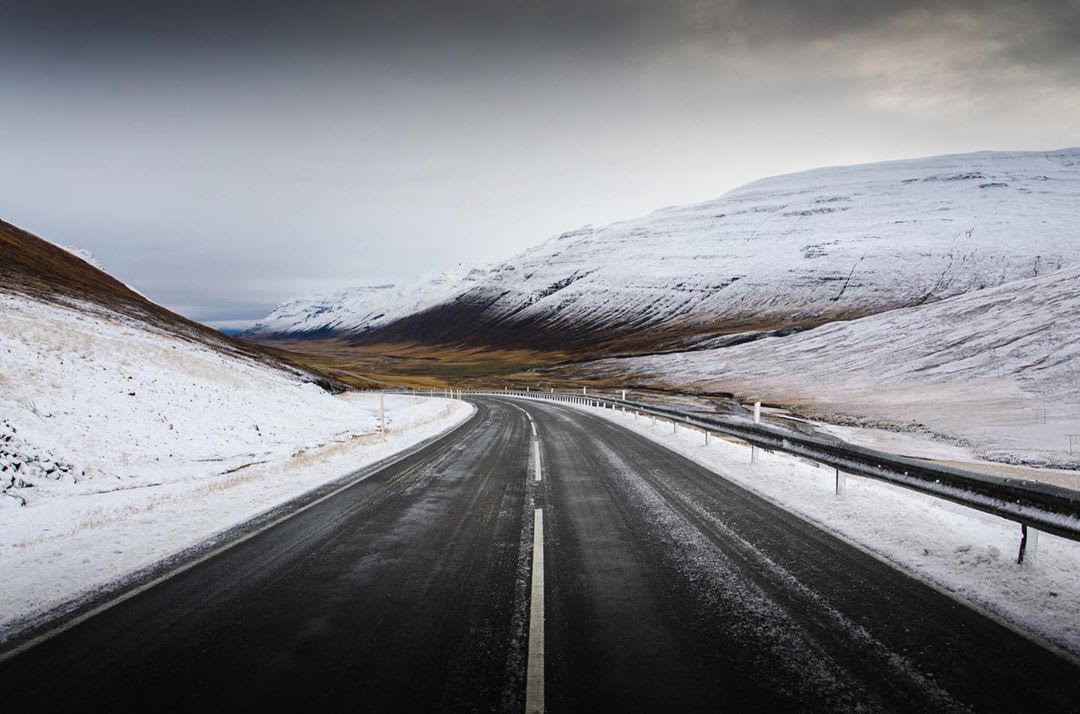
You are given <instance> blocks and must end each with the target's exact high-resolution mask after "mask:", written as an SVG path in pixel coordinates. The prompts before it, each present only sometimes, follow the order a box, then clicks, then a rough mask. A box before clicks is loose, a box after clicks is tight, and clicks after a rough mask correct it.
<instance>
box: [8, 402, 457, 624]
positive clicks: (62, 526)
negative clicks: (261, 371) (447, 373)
mask: <svg viewBox="0 0 1080 714" xmlns="http://www.w3.org/2000/svg"><path fill="white" fill-rule="evenodd" d="M344 399H345V400H346V401H347V402H351V403H353V404H355V405H356V406H357V407H359V408H361V409H363V410H364V411H368V410H369V409H370V408H371V406H372V405H377V400H378V397H377V396H375V395H356V394H352V395H345V396H344ZM386 407H387V412H388V414H394V415H396V418H395V420H394V428H392V429H390V430H388V432H389V433H388V434H387V439H386V441H382V440H381V438H380V436H379V435H378V434H375V433H373V434H370V435H367V436H360V435H352V436H346V437H341V438H338V439H333V440H330V441H328V442H327V443H325V444H322V445H313V446H311V447H309V448H307V449H302V450H299V451H297V452H296V453H295V454H294V455H291V456H288V457H285V458H282V459H277V460H275V461H272V462H269V463H265V464H258V465H254V466H250V467H248V468H244V469H241V470H239V471H235V472H233V473H231V474H225V475H216V476H213V477H206V478H196V479H187V480H178V481H172V482H170V483H165V484H160V485H154V486H145V487H136V488H127V489H122V490H115V491H106V492H99V493H91V494H71V495H68V496H60V497H56V498H51V499H47V500H43V501H41V502H31V505H29V506H27V507H24V508H6V509H4V510H3V511H0V532H2V533H3V542H2V543H0V563H2V565H0V573H2V577H0V633H2V632H3V630H4V629H5V627H6V626H9V625H10V624H11V623H12V622H15V621H21V620H24V619H25V618H27V617H32V616H33V615H35V614H38V613H43V612H46V611H48V610H50V609H52V608H54V607H56V606H58V605H60V604H62V603H64V602H67V601H69V600H71V599H73V598H75V597H78V596H80V595H82V594H85V593H90V592H93V591H94V590H95V589H98V588H100V587H102V586H105V585H107V584H109V583H111V582H113V581H115V580H117V579H119V578H121V577H123V576H125V575H128V574H130V573H134V572H136V571H138V570H141V569H142V568H145V567H148V566H150V565H153V564H154V563H157V562H159V561H161V560H164V559H165V558H168V557H169V556H171V555H175V554H176V553H179V552H181V551H183V550H185V549H187V548H189V547H192V546H194V545H197V544H198V543H200V542H202V541H204V540H206V539H207V538H209V537H211V536H213V535H214V534H216V533H219V532H221V531H224V530H227V529H228V528H230V527H231V526H234V525H236V524H238V523H242V522H244V521H246V520H249V519H251V518H253V517H255V516H257V515H259V514H260V513H262V512H264V511H266V510H268V509H270V508H272V507H274V506H276V505H279V504H281V503H285V502H287V501H289V500H290V499H292V498H295V497H296V496H299V495H301V494H303V493H306V492H307V491H310V490H312V489H314V488H316V487H318V486H320V485H322V484H324V483H326V482H328V481H331V480H333V479H335V478H338V477H340V476H343V475H345V474H347V473H349V472H350V471H353V470H356V469H358V468H361V467H363V466H365V465H367V464H371V463H374V462H376V461H378V460H380V459H382V458H385V457H387V456H390V455H392V454H394V453H396V452H398V451H401V450H403V449H406V448H408V447H410V446H412V445H414V444H416V443H419V442H421V441H423V440H424V439H427V438H430V437H432V436H435V435H437V434H439V433H441V432H443V431H445V430H446V429H449V428H451V427H453V426H454V425H456V424H458V423H460V422H462V421H464V420H465V419H466V418H468V416H469V415H470V414H472V411H473V407H472V406H471V405H469V404H467V403H465V402H461V401H455V400H447V399H431V398H421V397H405V396H387V397H386Z"/></svg>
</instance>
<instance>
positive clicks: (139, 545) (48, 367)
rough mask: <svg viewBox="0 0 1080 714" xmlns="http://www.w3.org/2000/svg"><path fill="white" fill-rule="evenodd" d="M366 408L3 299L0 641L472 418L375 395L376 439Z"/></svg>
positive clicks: (128, 324) (254, 369)
mask: <svg viewBox="0 0 1080 714" xmlns="http://www.w3.org/2000/svg"><path fill="white" fill-rule="evenodd" d="M378 399H379V397H378V396H377V395H372V394H366V395H365V394H356V393H352V394H345V395H339V396H334V395H331V394H329V393H327V392H325V391H323V390H322V389H320V388H319V387H317V386H315V385H313V384H308V383H303V382H302V381H301V380H300V379H299V378H298V377H297V376H295V375H293V374H290V373H289V372H286V371H283V370H278V369H275V368H272V367H269V366H267V365H264V364H260V363H257V362H255V361H251V360H247V359H241V358H237V357H234V356H229V355H225V354H222V353H219V352H215V351H213V350H211V349H209V348H208V347H205V346H203V345H201V344H198V343H194V342H189V341H186V340H183V339H179V338H177V337H175V336H173V335H169V334H166V333H163V332H158V331H154V330H152V329H149V328H147V327H146V326H145V325H142V324H140V323H136V322H135V321H133V320H130V319H128V318H125V317H122V316H119V315H116V314H114V313H110V312H107V311H104V310H102V309H101V308H97V307H95V306H92V305H80V306H78V307H77V308H76V307H74V306H73V307H71V308H68V307H62V306H58V305H54V304H45V303H41V302H38V301H35V300H31V299H26V298H23V297H18V296H12V295H6V294H0V468H2V469H3V471H0V486H2V488H3V491H4V494H5V495H3V496H0V632H2V631H3V629H4V627H5V625H8V624H10V623H11V622H12V621H13V620H16V619H20V618H24V617H26V616H28V615H31V614H34V613H38V612H42V611H45V610H47V609H49V608H51V607H54V606H56V605H58V604H60V603H62V602H64V601H66V600H69V599H71V598H72V597H75V596H78V595H80V594H83V593H86V592H88V591H91V590H93V589H95V588H97V587H99V586H102V585H104V584H106V583H109V582H111V581H113V580H115V579H117V578H119V577H122V576H123V575H125V574H128V573H131V572H133V571H135V570H138V569H140V568H142V567H145V566H148V565H151V564H153V563H155V562H157V561H159V560H161V559H162V558H165V557H167V556H169V555H172V554H174V553H176V552H179V551H181V550H183V549H184V548H186V547H188V546H191V545H194V544H196V543H198V542H200V541H202V540H204V539H206V538H207V537H209V536H211V535H213V534H214V533H217V532H220V531H222V530H224V529H227V528H228V527H230V526H232V525H235V524H236V523H239V522H242V521H244V520H246V519H248V518H250V517H252V516H255V515H257V514H258V513H260V512H262V511H265V510H266V509H268V508H270V507H272V506H274V505H276V504H279V503H281V502H283V501H286V500H288V499H290V498H292V497H294V496H297V495H299V494H302V493H304V492H306V491H308V490H310V489H312V488H314V487H316V486H318V485H319V484H321V483H324V482H326V481H329V480H332V479H334V478H337V477H340V476H343V475H344V474H346V473H348V472H350V471H352V470H355V469H357V468H359V467H361V466H363V465H365V464H368V463H371V462H373V461H376V460H378V459H380V458H383V457H385V456H387V455H389V454H392V453H394V452H395V451H398V450H401V449H403V448H406V447H408V446H409V445H411V444H414V443H417V442H419V441H421V440H423V439H425V438H427V437H429V436H432V435H435V434H437V433H440V432H441V431H443V430H445V429H447V428H449V427H450V426H452V425H454V424H456V423H460V422H461V421H463V420H464V419H465V418H466V417H467V416H468V414H470V413H471V411H472V407H471V406H469V405H466V404H464V403H462V402H459V401H452V400H442V399H421V398H414V397H396V396H387V397H386V410H387V411H386V413H387V422H388V428H387V432H388V433H387V439H386V441H383V439H382V435H381V434H380V433H379V415H378ZM20 503H25V505H22V506H20V505H19V504H20Z"/></svg>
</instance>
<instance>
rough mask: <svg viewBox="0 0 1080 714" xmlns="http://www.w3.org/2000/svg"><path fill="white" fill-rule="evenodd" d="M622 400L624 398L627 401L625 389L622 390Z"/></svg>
mask: <svg viewBox="0 0 1080 714" xmlns="http://www.w3.org/2000/svg"><path fill="white" fill-rule="evenodd" d="M622 400H623V401H624V402H625V401H626V390H625V389H624V390H622Z"/></svg>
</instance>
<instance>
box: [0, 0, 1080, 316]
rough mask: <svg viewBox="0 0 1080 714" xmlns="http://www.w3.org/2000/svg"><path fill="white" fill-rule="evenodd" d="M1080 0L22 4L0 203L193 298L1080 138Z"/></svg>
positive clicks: (32, 225)
mask: <svg viewBox="0 0 1080 714" xmlns="http://www.w3.org/2000/svg"><path fill="white" fill-rule="evenodd" d="M1078 18H1080V5H1078V4H1077V3H1076V2H1062V1H1058V2H1054V1H1050V0H1046V1H1041V2H1031V3H1023V4H1021V3H1010V2H1003V1H999V0H988V1H986V2H975V1H973V0H954V1H951V2H943V1H930V0H926V1H922V2H920V1H918V0H916V1H915V2H817V3H814V2H797V1H796V0H775V1H773V2H752V1H750V0H728V1H721V0H676V1H674V2H661V1H659V0H657V1H655V2H644V1H638V0H593V1H591V2H587V1H585V0H577V1H575V2H571V1H570V0H553V1H552V2H509V1H507V0H486V1H484V0H464V1H463V2H454V3H449V2H447V3H426V2H419V1H416V0H401V1H399V2H390V1H386V2H375V3H346V2H322V3H299V2H289V3H286V2H252V1H250V0H238V1H237V2H227V3H226V2H216V1H215V2H210V1H209V0H193V1H192V2H187V3H150V2H134V1H133V0H132V1H125V2H117V1H113V2H109V1H108V0H104V1H103V2H98V3H84V2H76V1H75V0H61V1H57V2H49V1H48V0H41V1H39V2H0V96H2V97H3V98H4V103H3V107H2V108H0V217H3V218H4V219H6V220H10V221H13V222H15V223H17V224H21V225H23V226H24V227H25V228H27V229H29V230H33V231H36V232H38V233H40V234H42V235H44V236H46V237H49V238H53V239H54V240H57V241H60V242H64V243H70V244H76V245H81V246H83V247H87V248H90V249H91V250H93V252H94V253H95V254H96V255H97V256H98V257H99V258H100V259H101V260H102V262H103V263H104V264H105V265H106V266H107V267H108V268H110V269H111V270H113V271H114V272H116V273H117V274H118V275H119V276H120V277H122V278H123V279H125V280H126V281H128V282H130V283H133V284H134V285H136V286H137V287H139V288H140V289H142V290H143V291H145V292H147V293H148V294H149V295H151V296H152V297H155V298H157V299H159V300H162V301H164V302H166V303H167V304H170V305H173V306H177V307H181V308H183V309H184V310H185V311H186V312H187V313H188V314H191V315H193V316H195V317H206V318H208V319H209V318H217V319H225V318H228V317H231V316H235V317H248V316H250V314H251V313H252V312H257V311H259V310H261V309H262V308H263V306H266V305H269V304H271V303H273V302H275V301H277V300H280V299H284V298H287V297H289V296H291V295H293V294H295V293H300V292H309V291H316V290H320V289H334V288H338V287H343V286H345V285H348V284H350V283H354V282H358V281H360V280H363V279H370V278H378V279H398V278H407V277H409V276H412V275H414V274H416V273H418V272H420V271H425V270H431V269H438V268H445V267H449V266H450V265H451V264H453V263H456V262H474V261H488V260H496V259H499V258H502V257H505V256H506V255H508V254H510V253H512V252H514V251H517V250H520V249H523V248H525V247H527V246H528V245H531V244H533V243H535V242H538V241H539V240H542V239H544V238H546V237H548V236H549V235H552V234H555V233H558V232H561V231H563V230H566V229H570V228H574V227H576V226H579V225H582V224H584V223H603V222H607V221H612V220H617V219H620V218H626V217H630V216H633V215H638V214H641V213H644V212H647V211H649V210H651V209H653V208H656V207H658V206H661V205H667V204H675V203H686V202H690V201H694V200H704V199H708V198H712V197H715V196H716V195H719V194H720V193H722V192H723V191H724V190H725V189H728V188H731V187H733V186H734V185H737V184H738V183H742V182H744V181H747V180H751V179H754V178H759V177H762V176H765V175H770V174H775V173H782V172H785V171H792V170H798V169H803V168H811V167H813V166H816V165H823V164H838V163H855V162H860V161H868V160H875V159H887V158H898V157H903V156H912V155H921V154H933V153H945V152H953V151H966V150H977V149H987V148H1056V147H1058V146H1062V145H1066V144H1076V143H1078V142H1080V136H1078V129H1077V127H1080V82H1078V81H1077V77H1078V75H1080V72H1078V69H1077V52H1076V51H1075V48H1076V47H1077V46H1080V38H1078V37H1077V34H1078V26H1080V19H1078Z"/></svg>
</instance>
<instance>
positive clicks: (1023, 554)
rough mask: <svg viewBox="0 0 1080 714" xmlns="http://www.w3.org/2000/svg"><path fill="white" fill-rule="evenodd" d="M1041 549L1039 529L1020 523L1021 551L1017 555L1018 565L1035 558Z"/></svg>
mask: <svg viewBox="0 0 1080 714" xmlns="http://www.w3.org/2000/svg"><path fill="white" fill-rule="evenodd" d="M1038 550H1039V531H1037V530H1035V529H1034V528H1029V527H1028V526H1027V524H1026V523H1021V524H1020V553H1019V554H1018V555H1017V556H1016V563H1017V565H1020V564H1023V562H1024V561H1025V560H1026V561H1028V562H1029V563H1030V562H1031V561H1032V560H1035V554H1036V553H1037V552H1038Z"/></svg>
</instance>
